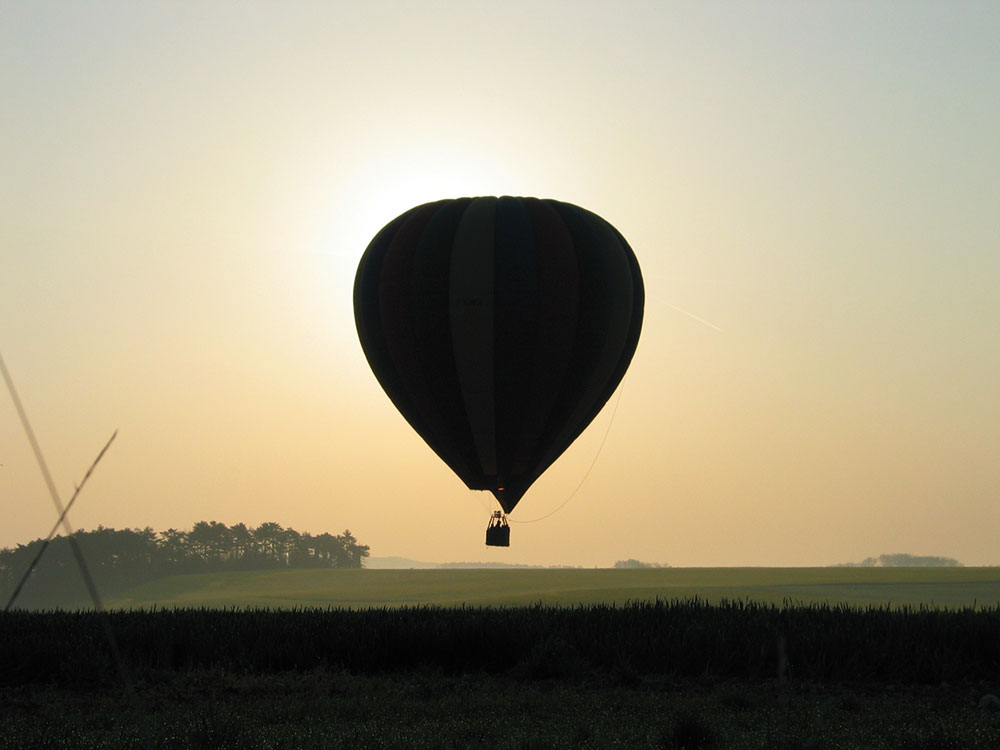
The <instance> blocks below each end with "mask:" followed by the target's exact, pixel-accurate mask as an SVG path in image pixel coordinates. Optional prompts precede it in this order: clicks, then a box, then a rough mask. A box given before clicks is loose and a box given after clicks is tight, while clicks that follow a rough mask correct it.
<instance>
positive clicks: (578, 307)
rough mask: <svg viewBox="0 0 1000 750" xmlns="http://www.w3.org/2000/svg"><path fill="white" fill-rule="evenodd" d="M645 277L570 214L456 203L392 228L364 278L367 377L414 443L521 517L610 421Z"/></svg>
mask: <svg viewBox="0 0 1000 750" xmlns="http://www.w3.org/2000/svg"><path fill="white" fill-rule="evenodd" d="M643 300H644V292H643V285H642V276H641V275H640V272H639V264H638V263H637V261H636V259H635V255H634V254H633V252H632V249H631V248H630V247H629V246H628V243H627V242H626V241H625V239H624V238H623V237H622V236H621V234H619V232H618V231H617V230H616V229H615V228H614V227H613V226H611V224H609V223H608V222H606V221H605V220H604V219H602V218H601V217H599V216H597V215H596V214H593V213H591V212H589V211H586V210H584V209H582V208H580V207H578V206H574V205H572V204H569V203H562V202H559V201H555V200H539V199H536V198H514V197H507V196H505V197H502V198H494V197H486V198H459V199H455V200H442V201H438V202H435V203H427V204H424V205H422V206H417V207H416V208H412V209H410V210H409V211H407V212H406V213H404V214H402V215H401V216H399V217H397V218H396V219H395V220H393V221H392V222H390V223H389V224H388V225H386V226H385V227H384V228H383V229H382V231H380V232H379V233H378V234H377V235H376V236H375V238H374V239H373V240H372V242H371V244H370V245H369V246H368V249H367V250H365V253H364V256H363V257H362V258H361V262H360V264H359V265H358V273H357V277H356V279H355V282H354V315H355V322H356V323H357V328H358V336H359V338H360V339H361V347H362V349H364V352H365V356H366V357H367V358H368V363H369V364H370V365H371V368H372V370H373V371H374V373H375V376H376V378H378V381H379V383H380V384H381V386H382V388H383V389H384V390H385V392H386V394H388V396H389V398H390V399H391V400H392V402H393V404H395V406H396V408H397V409H399V411H400V412H401V413H402V415H403V417H405V418H406V420H407V422H409V423H410V425H411V426H412V427H413V429H414V430H416V432H417V433H418V434H419V435H420V436H421V437H422V438H423V439H424V440H425V441H426V442H427V444H428V445H429V446H430V447H431V449H433V450H434V452H435V453H437V455H438V456H440V457H441V459H442V460H443V461H444V462H445V463H446V464H447V465H448V466H450V467H451V469H452V470H453V471H454V472H455V473H456V474H457V475H458V476H459V477H460V478H461V479H462V481H463V482H465V484H466V485H467V486H468V487H469V489H473V490H489V491H490V492H492V493H493V495H494V496H495V497H496V498H497V500H498V501H499V503H500V506H501V507H502V508H503V509H504V511H506V512H508V513H509V512H510V511H512V510H513V509H514V506H515V505H517V503H518V501H519V500H520V499H521V497H522V496H523V495H524V493H525V492H526V491H527V489H528V488H529V487H530V486H531V484H532V482H534V481H535V480H536V479H537V478H538V477H539V476H540V475H541V474H542V472H544V471H545V470H546V469H547V468H548V467H549V466H550V465H551V464H552V462H553V461H555V460H556V459H557V458H558V457H559V456H560V455H561V454H562V453H563V451H565V450H566V448H568V447H569V445H570V444H571V443H572V442H573V441H574V440H575V439H576V438H577V436H578V435H579V434H580V433H581V432H583V430H584V429H585V428H586V427H587V425H588V424H590V422H591V421H592V420H593V419H594V417H595V416H597V414H598V412H599V411H600V410H601V407H602V406H604V404H605V403H606V402H607V400H608V399H609V398H610V397H611V394H612V393H614V391H615V388H616V387H617V386H618V383H619V382H620V381H621V379H622V376H623V375H624V374H625V370H626V369H627V368H628V365H629V362H631V360H632V355H633V353H634V352H635V348H636V344H637V343H638V341H639V330H640V328H641V327H642V311H643Z"/></svg>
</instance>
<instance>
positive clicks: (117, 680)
mask: <svg viewBox="0 0 1000 750" xmlns="http://www.w3.org/2000/svg"><path fill="white" fill-rule="evenodd" d="M105 622H106V623H108V624H110V626H111V629H112V632H114V634H115V638H116V641H117V643H118V645H119V649H120V652H121V655H122V661H123V663H124V665H125V668H126V670H127V672H128V674H129V679H130V680H131V682H132V685H133V688H132V690H131V691H128V692H127V691H125V690H124V689H123V688H122V681H121V677H120V676H119V675H118V673H117V671H116V668H115V666H114V659H113V657H112V654H111V653H110V650H109V647H108V646H107V640H106V636H105V633H104V631H103V624H102V620H101V618H100V617H98V616H97V615H95V614H93V613H29V612H16V613H13V614H7V615H3V616H2V617H0V706H2V714H0V747H11V748H13V747H18V748H21V747H81V748H85V747H109V748H110V747H114V748H119V747H163V748H168V747H169V748H184V747H213V748H216V747H217V748H226V747H233V748H247V747H255V748H256V747H261V748H268V747H275V748H300V747H302V748H312V747H315V748H321V747H339V746H345V745H348V746H351V747H355V748H363V747H392V748H397V747H399V748H405V747H430V748H436V747H458V748H464V747H515V748H518V747H526V748H531V747H545V748H561V747H566V748H569V747H574V748H576V747H594V748H603V747H615V746H620V747H661V748H682V747H683V748H728V747H732V748H781V747H785V748H838V747H845V748H855V747H858V748H861V747H869V748H901V749H902V748H907V749H909V748H917V749H918V750H920V749H922V748H927V749H928V750H929V749H930V748H952V747H954V748H996V747H998V746H1000V725H998V723H997V720H996V717H997V714H994V713H991V712H989V711H987V710H984V709H980V708H979V707H978V703H979V701H980V699H981V697H982V696H983V695H984V694H986V693H994V692H997V691H998V690H1000V684H998V677H1000V610H998V609H986V610H982V609H981V610H975V611H973V610H963V611H942V610H934V611H931V610H925V611H919V610H903V611H889V610H886V609H867V610H852V609H848V608H831V607H824V606H813V607H795V608H779V607H774V606H770V605H748V604H740V603H735V604H733V603H729V604H722V605H716V606H711V605H707V604H704V603H700V602H674V603H670V604H665V603H658V604H636V605H632V606H627V607H617V608H615V607H609V606H594V607H578V608H553V607H528V608H509V609H501V608H465V609H461V608H458V609H433V608H413V609H391V610H390V609H381V610H366V611H342V610H331V611H323V610H303V611H280V612H276V611H242V612H238V611H228V612H226V611H212V610H172V611H160V612H116V613H113V614H112V615H111V616H110V617H109V619H108V620H107V621H105Z"/></svg>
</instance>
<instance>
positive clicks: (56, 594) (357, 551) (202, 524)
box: [0, 521, 368, 608]
mask: <svg viewBox="0 0 1000 750" xmlns="http://www.w3.org/2000/svg"><path fill="white" fill-rule="evenodd" d="M73 539H74V540H75V542H76V544H77V546H78V548H79V550H80V552H81V553H82V555H83V559H84V560H85V561H86V564H87V568H88V570H89V572H90V575H91V576H92V577H93V579H94V583H95V585H96V586H97V590H98V592H99V593H100V594H102V595H107V594H113V593H116V592H119V591H122V590H124V589H126V588H128V587H130V586H134V585H136V584H138V583H142V582H144V581H148V580H152V579H154V578H159V577H161V576H167V575H174V574H178V573H211V572H218V571H224V570H261V569H268V568H360V567H361V564H362V563H361V561H362V560H363V559H364V558H366V557H368V545H364V544H358V540H357V539H356V538H355V537H354V535H353V534H351V532H350V531H344V533H343V534H338V535H336V536H335V535H333V534H318V535H315V536H314V535H312V534H308V533H300V532H298V531H296V530H295V529H292V528H287V529H286V528H284V527H282V526H281V525H280V524H277V523H274V522H273V521H269V522H267V523H262V524H261V525H260V526H258V527H257V528H249V527H247V526H246V525H245V524H242V523H238V524H235V525H234V526H226V524H224V523H219V522H217V521H199V522H198V523H196V524H195V525H194V528H192V529H191V530H190V531H178V530H177V529H167V530H166V531H160V532H155V531H153V529H152V528H148V527H147V528H145V529H141V530H140V529H121V530H116V529H110V528H105V527H103V526H98V527H97V529H95V530H94V531H77V532H76V533H75V534H74V535H73ZM44 544H45V540H44V539H36V540H35V541H33V542H29V543H28V544H19V545H18V546H17V547H16V548H15V549H10V548H5V549H2V550H0V599H2V603H0V606H3V605H5V604H6V603H7V601H8V600H9V599H10V596H11V594H12V593H13V591H14V589H15V588H16V586H17V585H18V582H19V581H20V580H21V578H22V577H23V576H24V573H25V571H26V570H28V568H29V566H30V565H31V562H32V561H33V560H34V559H35V557H36V556H37V555H38V553H39V551H40V550H41V548H42V546H43V545H44ZM89 602H90V597H89V594H88V593H87V590H86V588H85V585H84V582H83V579H82V576H81V574H80V571H79V565H78V564H77V561H76V558H75V555H74V552H73V549H72V545H71V543H70V539H69V537H64V536H57V537H55V538H54V539H53V540H52V541H51V542H49V544H48V548H47V549H45V551H44V553H43V554H42V556H41V559H40V561H39V563H38V565H37V566H36V568H35V571H34V572H33V573H32V574H31V577H30V578H29V579H28V582H27V583H26V585H25V586H24V588H23V589H22V591H21V593H20V594H19V595H18V599H17V602H16V604H15V606H19V607H29V608H35V607H55V606H73V605H76V604H89Z"/></svg>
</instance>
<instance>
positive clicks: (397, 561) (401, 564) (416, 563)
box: [364, 557, 573, 570]
mask: <svg viewBox="0 0 1000 750" xmlns="http://www.w3.org/2000/svg"><path fill="white" fill-rule="evenodd" d="M364 567H365V568H366V569H368V570H429V569H431V568H443V569H447V570H482V569H488V570H496V569H499V568H511V569H516V570H541V569H549V568H552V569H563V568H572V567H573V566H571V565H548V566H546V565H523V564H520V563H505V562H446V563H432V562H422V561H420V560H411V559H409V558H408V557H367V558H365V561H364Z"/></svg>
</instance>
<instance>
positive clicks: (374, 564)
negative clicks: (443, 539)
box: [362, 557, 440, 570]
mask: <svg viewBox="0 0 1000 750" xmlns="http://www.w3.org/2000/svg"><path fill="white" fill-rule="evenodd" d="M362 567H364V568H367V569H368V570H408V569H417V570H426V569H427V568H437V567H440V566H439V564H438V563H432V562H421V561H420V560H411V559H409V558H408V557H369V558H367V559H366V560H365V561H364V562H363V563H362Z"/></svg>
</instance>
